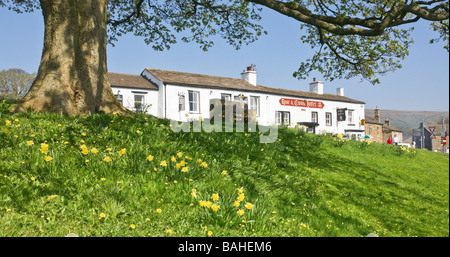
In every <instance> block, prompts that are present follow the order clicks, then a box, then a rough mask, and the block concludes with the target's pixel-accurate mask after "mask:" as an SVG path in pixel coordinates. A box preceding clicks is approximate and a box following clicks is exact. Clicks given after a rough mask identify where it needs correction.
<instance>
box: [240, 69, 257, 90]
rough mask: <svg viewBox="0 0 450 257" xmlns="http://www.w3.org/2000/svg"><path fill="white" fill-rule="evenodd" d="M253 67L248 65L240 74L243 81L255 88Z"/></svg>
mask: <svg viewBox="0 0 450 257" xmlns="http://www.w3.org/2000/svg"><path fill="white" fill-rule="evenodd" d="M255 67H256V66H255V65H253V64H252V65H250V66H248V67H247V70H245V71H244V72H242V73H241V76H242V79H245V80H246V81H247V82H248V83H250V84H252V85H253V86H256V71H255Z"/></svg>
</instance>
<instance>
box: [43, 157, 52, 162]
mask: <svg viewBox="0 0 450 257" xmlns="http://www.w3.org/2000/svg"><path fill="white" fill-rule="evenodd" d="M44 160H45V161H46V162H49V161H51V160H53V158H52V157H50V156H45V158H44Z"/></svg>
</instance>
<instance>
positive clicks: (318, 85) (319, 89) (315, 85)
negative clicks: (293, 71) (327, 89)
mask: <svg viewBox="0 0 450 257" xmlns="http://www.w3.org/2000/svg"><path fill="white" fill-rule="evenodd" d="M309 91H311V92H313V93H316V94H319V95H323V82H322V81H317V80H316V78H314V79H313V82H311V83H309Z"/></svg>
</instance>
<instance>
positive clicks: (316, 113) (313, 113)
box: [311, 112, 319, 123]
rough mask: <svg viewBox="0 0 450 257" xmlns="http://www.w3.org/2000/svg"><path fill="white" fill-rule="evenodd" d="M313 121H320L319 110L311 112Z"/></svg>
mask: <svg viewBox="0 0 450 257" xmlns="http://www.w3.org/2000/svg"><path fill="white" fill-rule="evenodd" d="M311 122H314V123H319V112H311Z"/></svg>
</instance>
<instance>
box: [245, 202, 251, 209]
mask: <svg viewBox="0 0 450 257" xmlns="http://www.w3.org/2000/svg"><path fill="white" fill-rule="evenodd" d="M245 208H247V209H249V210H251V209H252V208H253V204H251V203H246V204H245Z"/></svg>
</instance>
